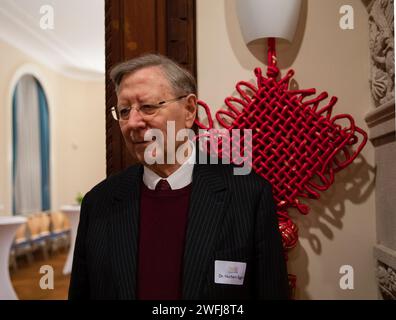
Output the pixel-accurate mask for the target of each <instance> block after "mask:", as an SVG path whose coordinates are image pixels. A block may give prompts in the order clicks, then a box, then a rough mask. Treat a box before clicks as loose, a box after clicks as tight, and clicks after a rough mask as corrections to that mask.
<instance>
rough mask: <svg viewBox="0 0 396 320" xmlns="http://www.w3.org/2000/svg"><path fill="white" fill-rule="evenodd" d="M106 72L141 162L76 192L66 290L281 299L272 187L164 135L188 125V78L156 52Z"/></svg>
mask: <svg viewBox="0 0 396 320" xmlns="http://www.w3.org/2000/svg"><path fill="white" fill-rule="evenodd" d="M111 78H112V79H113V81H114V84H115V87H116V92H117V100H118V101H117V106H115V107H114V108H113V109H112V111H113V114H114V117H115V119H116V120H118V122H119V125H120V128H121V131H122V135H123V137H124V139H125V143H126V146H127V148H128V150H129V152H130V153H131V155H132V156H133V158H134V159H136V161H137V162H138V163H139V164H137V165H133V166H131V167H129V168H128V169H126V170H125V171H123V172H121V173H119V174H117V175H114V176H112V177H109V178H108V179H106V180H104V181H103V182H101V183H99V184H98V185H97V186H95V187H94V188H93V189H92V190H91V191H90V192H88V193H87V194H86V196H85V197H84V200H83V203H82V207H81V218H80V224H79V228H78V234H77V240H76V247H75V252H74V260H73V270H72V275H71V281H70V289H69V298H70V299H141V300H146V299H156V300H157V299H160V300H161V299H164V300H165V299H172V300H173V299H286V298H288V283H287V272H286V266H285V261H284V254H283V250H282V243H281V237H280V234H279V231H278V224H277V217H276V213H275V209H274V202H273V199H272V193H271V185H270V184H269V183H268V182H267V181H265V180H264V179H262V178H260V177H258V176H257V175H256V174H255V173H253V172H252V173H250V174H248V175H235V174H234V173H233V166H232V165H229V164H228V165H227V164H221V163H220V164H200V163H198V158H199V157H198V154H199V153H200V150H199V148H197V147H196V146H195V144H194V143H192V141H191V140H190V139H187V138H185V139H176V138H175V135H174V134H173V135H170V134H169V127H172V128H174V130H175V132H176V134H177V133H178V132H179V131H180V130H182V129H186V128H187V129H189V128H191V127H192V126H193V124H194V120H195V117H196V114H197V98H196V85H195V80H194V78H193V77H192V76H191V75H190V74H189V73H188V72H187V71H186V70H184V69H183V68H181V67H180V66H179V65H177V64H176V63H174V62H173V61H172V60H170V59H168V58H166V57H163V56H161V55H154V54H149V55H144V56H141V57H139V58H135V59H132V60H129V61H126V62H124V63H121V64H119V65H117V66H116V67H115V68H113V70H112V71H111ZM170 123H171V124H172V126H169V124H170ZM152 130H156V132H157V133H160V134H161V135H162V136H163V138H161V139H157V138H155V139H153V138H152V137H153V135H150V131H152ZM155 137H157V136H155ZM159 140H161V142H164V143H162V144H161V143H159V142H160V141H159ZM179 140H180V141H179ZM153 145H156V148H152V147H153ZM180 148H184V149H183V150H184V151H183V152H182V155H183V156H182V157H176V158H177V159H175V157H174V156H171V155H172V154H174V151H175V150H173V149H180ZM153 159H154V160H155V159H157V160H158V159H163V160H165V161H153ZM169 159H171V160H172V161H169Z"/></svg>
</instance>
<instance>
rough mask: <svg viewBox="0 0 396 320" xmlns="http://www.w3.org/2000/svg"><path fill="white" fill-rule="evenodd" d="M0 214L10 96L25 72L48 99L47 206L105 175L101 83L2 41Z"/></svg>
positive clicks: (8, 207)
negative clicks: (59, 68) (61, 71)
mask: <svg viewBox="0 0 396 320" xmlns="http://www.w3.org/2000/svg"><path fill="white" fill-rule="evenodd" d="M0 58H1V59H0V75H1V76H0V203H3V204H4V209H3V210H2V212H1V211H0V214H2V215H8V214H11V212H12V202H11V199H12V189H11V172H12V126H11V119H12V118H11V116H12V113H11V110H12V109H11V103H12V102H11V97H12V91H13V89H14V85H15V83H16V81H17V80H18V78H19V76H20V75H21V74H22V73H24V72H29V73H33V75H35V76H36V77H37V78H38V80H39V81H40V82H41V84H42V85H43V88H44V90H45V93H46V95H47V100H48V104H49V114H50V132H51V137H50V143H51V145H50V148H51V149H50V152H51V160H50V162H51V207H52V209H53V210H57V209H59V208H60V206H61V205H63V204H71V203H74V202H75V197H76V195H77V193H78V192H82V193H85V192H87V191H89V189H90V188H91V187H93V186H94V185H95V184H96V183H97V182H99V181H100V180H102V179H104V178H105V175H106V170H105V161H106V156H105V117H104V109H105V84H104V80H103V81H80V80H75V79H72V78H68V77H64V76H62V75H60V74H58V73H56V72H54V71H52V70H50V69H48V68H47V67H45V66H43V65H41V64H39V63H37V62H36V61H35V60H34V59H32V58H31V57H29V56H28V55H26V54H24V53H22V52H21V51H19V50H18V49H16V48H14V47H12V46H10V45H9V44H7V43H5V42H3V41H0Z"/></svg>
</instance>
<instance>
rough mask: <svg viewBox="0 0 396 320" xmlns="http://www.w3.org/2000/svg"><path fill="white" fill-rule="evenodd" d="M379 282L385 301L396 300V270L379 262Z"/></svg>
mask: <svg viewBox="0 0 396 320" xmlns="http://www.w3.org/2000/svg"><path fill="white" fill-rule="evenodd" d="M377 280H378V286H379V289H380V292H381V295H382V298H383V299H384V300H396V270H394V269H393V268H391V267H390V266H387V265H386V264H384V263H381V262H378V266H377Z"/></svg>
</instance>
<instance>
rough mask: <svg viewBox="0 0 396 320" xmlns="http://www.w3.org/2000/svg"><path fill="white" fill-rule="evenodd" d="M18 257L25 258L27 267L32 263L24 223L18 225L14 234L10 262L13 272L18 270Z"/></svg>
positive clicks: (27, 234)
mask: <svg viewBox="0 0 396 320" xmlns="http://www.w3.org/2000/svg"><path fill="white" fill-rule="evenodd" d="M20 256H25V257H26V260H27V263H28V264H29V265H30V264H31V263H32V262H33V255H32V246H31V243H30V239H29V232H28V227H27V224H26V223H24V224H22V225H20V226H19V228H18V229H17V231H16V233H15V240H14V242H13V244H12V247H11V255H10V262H11V265H12V267H13V268H14V270H16V269H17V268H18V265H17V258H18V257H20Z"/></svg>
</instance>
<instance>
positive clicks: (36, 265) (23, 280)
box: [10, 251, 70, 300]
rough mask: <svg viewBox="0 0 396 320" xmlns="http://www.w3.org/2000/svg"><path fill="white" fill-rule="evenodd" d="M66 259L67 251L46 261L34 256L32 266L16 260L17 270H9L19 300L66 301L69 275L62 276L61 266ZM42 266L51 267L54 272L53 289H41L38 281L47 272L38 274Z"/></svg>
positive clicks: (55, 254)
mask: <svg viewBox="0 0 396 320" xmlns="http://www.w3.org/2000/svg"><path fill="white" fill-rule="evenodd" d="M66 259H67V251H63V252H58V253H54V254H52V255H51V256H50V257H49V258H48V260H44V258H43V257H42V256H40V255H35V256H34V261H33V263H32V264H30V265H29V264H28V263H27V261H24V260H22V259H19V258H18V268H17V270H10V276H11V281H12V284H13V286H14V289H15V292H16V294H17V296H18V298H19V299H20V300H66V299H67V293H68V289H69V281H70V275H67V276H64V275H63V273H62V270H63V265H64V264H65V262H66ZM43 265H49V266H52V268H53V270H54V274H53V275H54V281H53V284H54V288H53V289H41V288H40V279H41V277H43V276H45V277H46V278H45V279H47V272H46V273H45V274H40V268H41V266H43Z"/></svg>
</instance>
